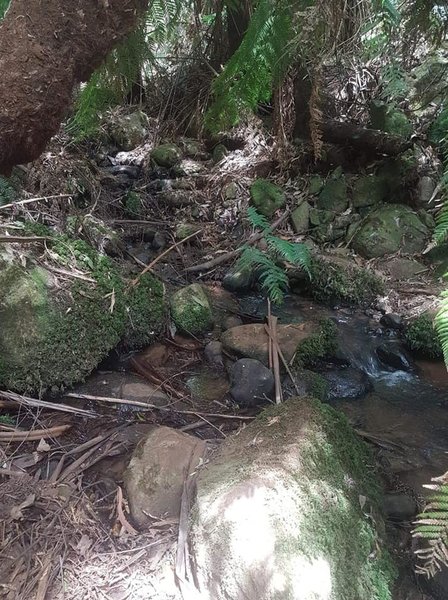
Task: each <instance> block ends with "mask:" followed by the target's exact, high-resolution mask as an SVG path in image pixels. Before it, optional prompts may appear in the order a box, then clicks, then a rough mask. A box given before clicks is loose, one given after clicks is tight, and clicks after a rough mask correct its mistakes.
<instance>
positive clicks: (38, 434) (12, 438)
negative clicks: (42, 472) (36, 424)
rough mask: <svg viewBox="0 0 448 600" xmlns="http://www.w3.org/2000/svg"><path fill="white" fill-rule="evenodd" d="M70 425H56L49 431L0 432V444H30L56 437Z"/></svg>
mask: <svg viewBox="0 0 448 600" xmlns="http://www.w3.org/2000/svg"><path fill="white" fill-rule="evenodd" d="M70 427H71V425H58V426H57V427H50V428H49V429H34V430H32V431H19V430H16V431H12V432H6V431H0V442H32V441H34V440H41V439H42V438H47V437H53V438H54V437H58V436H60V435H62V434H63V433H65V432H66V431H67V429H70Z"/></svg>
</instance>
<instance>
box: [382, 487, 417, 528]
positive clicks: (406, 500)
mask: <svg viewBox="0 0 448 600" xmlns="http://www.w3.org/2000/svg"><path fill="white" fill-rule="evenodd" d="M384 512H385V513H386V515H387V516H388V517H389V518H390V519H393V520H396V521H410V520H412V519H413V518H414V517H415V515H416V514H417V505H416V502H415V500H414V498H412V497H411V496H407V495H406V494H399V493H396V494H386V496H385V498H384Z"/></svg>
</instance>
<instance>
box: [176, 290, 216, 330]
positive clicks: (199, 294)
mask: <svg viewBox="0 0 448 600" xmlns="http://www.w3.org/2000/svg"><path fill="white" fill-rule="evenodd" d="M171 315H172V317H173V321H174V323H175V324H176V327H178V328H179V329H180V330H181V331H183V332H185V333H190V334H192V335H200V334H202V333H205V332H206V331H208V330H209V329H211V327H212V326H213V314H212V309H211V306H210V303H209V300H208V297H207V294H206V293H205V291H204V289H203V288H202V287H201V286H200V285H199V284H198V283H193V284H192V285H189V286H187V287H185V288H182V289H180V290H178V291H177V292H175V293H174V294H173V296H172V297H171Z"/></svg>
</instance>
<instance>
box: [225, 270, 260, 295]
mask: <svg viewBox="0 0 448 600" xmlns="http://www.w3.org/2000/svg"><path fill="white" fill-rule="evenodd" d="M254 281H255V274H254V270H253V269H247V268H246V269H242V268H238V267H232V268H231V269H230V270H229V271H227V273H226V274H225V275H224V277H223V280H222V286H223V288H224V289H226V290H227V291H229V292H233V293H234V294H244V293H245V292H248V291H250V290H251V288H252V286H253V284H254Z"/></svg>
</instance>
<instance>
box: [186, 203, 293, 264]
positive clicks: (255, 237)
mask: <svg viewBox="0 0 448 600" xmlns="http://www.w3.org/2000/svg"><path fill="white" fill-rule="evenodd" d="M290 214H291V211H290V210H286V211H285V212H284V213H283V214H282V216H281V217H279V218H278V219H277V220H276V221H274V223H273V224H272V225H271V232H272V231H275V230H276V229H277V228H278V227H279V226H280V225H281V224H282V223H283V222H284V221H286V219H287V218H288V217H289V215H290ZM264 235H265V234H264V232H258V233H253V234H252V235H251V236H250V237H249V239H248V240H247V242H246V243H245V244H244V246H240V247H239V248H237V249H236V250H232V251H231V252H226V253H225V254H221V256H217V257H216V258H213V259H211V260H208V261H206V262H204V263H201V264H199V265H193V266H192V267H187V268H186V269H185V271H186V272H187V273H199V272H200V271H209V270H210V269H213V268H214V267H217V266H219V265H222V264H224V263H226V262H229V261H230V260H232V259H234V258H236V257H237V256H238V255H239V254H241V252H242V251H243V250H244V248H245V246H250V245H252V244H255V243H256V242H259V241H260V240H261V239H262V237H263V236H264Z"/></svg>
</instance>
